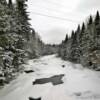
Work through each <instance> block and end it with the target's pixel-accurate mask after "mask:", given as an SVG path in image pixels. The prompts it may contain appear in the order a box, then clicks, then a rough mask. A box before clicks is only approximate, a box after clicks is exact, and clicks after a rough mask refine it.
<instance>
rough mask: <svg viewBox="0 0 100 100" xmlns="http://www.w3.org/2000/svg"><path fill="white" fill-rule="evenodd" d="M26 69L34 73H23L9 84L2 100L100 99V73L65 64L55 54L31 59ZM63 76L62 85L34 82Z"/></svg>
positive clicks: (2, 91)
mask: <svg viewBox="0 0 100 100" xmlns="http://www.w3.org/2000/svg"><path fill="white" fill-rule="evenodd" d="M62 65H65V66H66V67H64V68H63V67H62ZM25 67H26V68H27V67H28V68H29V69H32V70H34V71H35V72H33V73H30V74H26V73H23V74H21V75H20V76H19V77H18V78H17V79H15V80H13V81H12V82H11V83H10V84H9V85H6V86H5V87H4V88H3V89H2V90H0V100H28V98H29V97H34V98H38V97H42V100H100V72H96V71H92V70H89V69H86V68H83V67H82V66H81V65H79V64H73V63H71V62H68V61H63V60H61V59H60V58H57V57H56V56H55V55H49V56H45V57H41V58H40V59H34V60H30V61H28V62H27V64H26V65H25ZM60 74H65V76H64V77H63V79H62V80H63V81H64V83H63V84H60V85H56V86H53V85H52V84H51V83H46V84H42V85H32V82H33V81H35V79H40V78H49V77H51V76H54V75H60Z"/></svg>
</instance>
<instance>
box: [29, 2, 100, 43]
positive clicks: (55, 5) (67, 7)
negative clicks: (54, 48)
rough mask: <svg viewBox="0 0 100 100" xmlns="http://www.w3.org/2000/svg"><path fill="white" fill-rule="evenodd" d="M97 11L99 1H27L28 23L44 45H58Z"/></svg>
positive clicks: (99, 5)
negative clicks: (29, 19)
mask: <svg viewBox="0 0 100 100" xmlns="http://www.w3.org/2000/svg"><path fill="white" fill-rule="evenodd" d="M97 10H99V11H100V0H28V11H29V12H30V16H29V17H30V18H31V19H32V20H31V21H30V22H31V24H32V26H33V28H34V29H35V30H36V32H38V34H39V35H40V36H41V38H42V40H43V41H44V42H45V43H60V42H61V41H62V40H63V39H64V38H65V35H66V34H69V35H70V32H71V30H72V29H76V27H77V25H78V24H79V23H82V21H84V20H86V18H87V17H88V16H89V15H90V14H92V15H94V14H95V13H96V11H97Z"/></svg>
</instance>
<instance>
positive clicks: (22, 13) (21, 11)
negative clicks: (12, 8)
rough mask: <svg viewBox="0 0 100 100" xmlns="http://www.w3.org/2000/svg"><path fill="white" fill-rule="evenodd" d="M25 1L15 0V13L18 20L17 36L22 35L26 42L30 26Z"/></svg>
mask: <svg viewBox="0 0 100 100" xmlns="http://www.w3.org/2000/svg"><path fill="white" fill-rule="evenodd" d="M26 1H27V0H16V2H17V6H16V11H17V12H16V13H17V18H18V22H17V24H18V25H19V27H18V30H19V31H18V34H21V35H23V36H24V37H25V38H26V39H27V40H28V39H29V33H30V24H29V20H30V19H29V17H28V14H27V11H26V8H27V4H26Z"/></svg>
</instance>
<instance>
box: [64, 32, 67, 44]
mask: <svg viewBox="0 0 100 100" xmlns="http://www.w3.org/2000/svg"><path fill="white" fill-rule="evenodd" d="M67 41H68V34H66V37H65V40H64V42H65V43H67Z"/></svg>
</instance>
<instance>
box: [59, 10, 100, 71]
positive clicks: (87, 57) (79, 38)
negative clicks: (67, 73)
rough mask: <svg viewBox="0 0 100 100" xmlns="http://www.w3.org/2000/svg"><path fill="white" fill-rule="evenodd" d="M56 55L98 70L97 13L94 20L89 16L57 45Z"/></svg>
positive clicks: (99, 33)
mask: <svg viewBox="0 0 100 100" xmlns="http://www.w3.org/2000/svg"><path fill="white" fill-rule="evenodd" d="M58 55H59V56H60V57H61V58H62V59H64V60H69V61H72V62H74V63H80V64H82V65H83V66H85V67H88V68H91V69H95V70H100V15H99V11H97V13H96V16H95V18H93V17H92V16H91V15H90V17H89V19H88V21H87V22H85V23H84V22H83V24H82V26H81V27H80V25H78V28H77V29H76V30H75V31H74V30H73V31H72V34H71V37H68V35H66V38H65V40H64V41H62V43H61V44H60V45H59V50H58Z"/></svg>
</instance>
